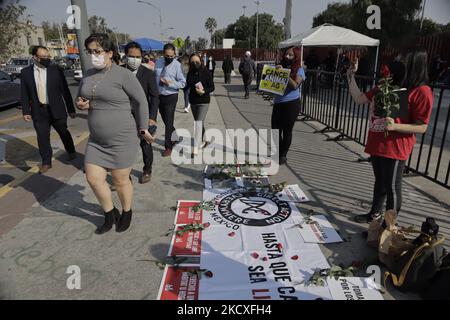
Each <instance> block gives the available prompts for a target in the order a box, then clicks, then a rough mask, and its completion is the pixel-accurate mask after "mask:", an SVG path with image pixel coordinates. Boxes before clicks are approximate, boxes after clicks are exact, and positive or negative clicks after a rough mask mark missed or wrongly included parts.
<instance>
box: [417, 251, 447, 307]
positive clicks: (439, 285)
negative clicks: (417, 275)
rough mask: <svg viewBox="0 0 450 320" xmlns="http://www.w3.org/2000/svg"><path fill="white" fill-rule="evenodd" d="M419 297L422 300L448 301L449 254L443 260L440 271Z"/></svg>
mask: <svg viewBox="0 0 450 320" xmlns="http://www.w3.org/2000/svg"><path fill="white" fill-rule="evenodd" d="M420 296H421V298H422V299H424V300H450V254H447V256H446V257H445V258H444V260H443V262H442V266H441V268H440V270H439V271H438V272H437V273H436V275H435V277H434V278H433V280H432V281H431V283H430V285H429V286H428V288H426V289H425V290H423V292H421V294H420Z"/></svg>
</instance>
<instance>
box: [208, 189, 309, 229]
mask: <svg viewBox="0 0 450 320" xmlns="http://www.w3.org/2000/svg"><path fill="white" fill-rule="evenodd" d="M203 199H204V200H205V201H214V202H215V206H214V210H212V211H207V210H204V214H203V221H204V222H209V223H211V225H224V226H226V227H227V228H229V229H230V230H234V231H235V230H238V229H239V228H240V227H241V226H250V227H265V226H271V225H275V224H281V223H284V224H295V222H294V220H293V217H298V218H301V217H302V216H301V214H300V212H299V211H298V209H297V207H296V206H295V205H294V204H292V203H289V202H286V201H282V200H280V199H279V198H278V197H277V195H276V194H274V193H270V192H264V191H261V192H259V191H254V190H253V191H252V190H248V189H245V188H237V189H230V190H210V189H205V190H204V191H203Z"/></svg>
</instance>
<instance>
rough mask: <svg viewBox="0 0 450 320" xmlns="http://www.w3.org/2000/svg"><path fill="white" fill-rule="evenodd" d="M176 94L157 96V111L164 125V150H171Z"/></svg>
mask: <svg viewBox="0 0 450 320" xmlns="http://www.w3.org/2000/svg"><path fill="white" fill-rule="evenodd" d="M177 102H178V94H171V95H168V96H164V95H160V96H159V113H161V118H162V120H163V122H164V126H165V135H166V137H165V141H164V147H165V148H166V150H172V147H173V142H172V133H173V132H174V131H175V127H174V125H173V122H174V120H175V109H176V107H177Z"/></svg>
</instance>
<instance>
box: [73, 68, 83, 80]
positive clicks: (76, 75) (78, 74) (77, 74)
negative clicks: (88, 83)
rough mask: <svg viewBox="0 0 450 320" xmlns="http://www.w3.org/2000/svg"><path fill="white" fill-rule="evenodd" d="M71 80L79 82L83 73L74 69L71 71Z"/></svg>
mask: <svg viewBox="0 0 450 320" xmlns="http://www.w3.org/2000/svg"><path fill="white" fill-rule="evenodd" d="M73 78H74V79H75V80H76V81H81V79H83V71H82V70H81V69H76V70H74V71H73Z"/></svg>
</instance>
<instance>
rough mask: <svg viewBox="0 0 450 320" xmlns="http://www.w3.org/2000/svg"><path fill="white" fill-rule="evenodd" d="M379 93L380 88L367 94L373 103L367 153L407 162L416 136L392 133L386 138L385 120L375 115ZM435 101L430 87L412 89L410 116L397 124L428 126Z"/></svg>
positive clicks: (409, 102)
mask: <svg viewBox="0 0 450 320" xmlns="http://www.w3.org/2000/svg"><path fill="white" fill-rule="evenodd" d="M377 91H378V88H373V89H372V90H370V91H369V92H366V93H365V95H366V97H367V99H369V100H370V101H372V103H371V105H370V124H369V136H368V138H367V144H366V149H365V152H366V153H368V154H370V155H371V156H379V157H385V158H390V159H396V160H407V159H408V158H409V156H410V155H411V152H412V149H413V147H414V144H415V143H416V135H415V134H412V133H411V134H405V133H399V132H395V131H390V132H389V135H388V136H387V137H386V136H385V130H384V129H385V121H384V118H380V117H377V116H375V114H374V110H375V108H374V107H375V106H374V102H373V98H374V96H375V94H376V93H377ZM433 99H434V98H433V91H432V90H431V88H430V87H429V86H425V85H424V86H420V87H417V88H414V89H412V90H411V91H410V92H409V94H408V107H409V116H408V117H407V118H396V119H394V120H395V123H404V124H414V123H423V124H428V122H429V121H430V116H431V110H432V108H433Z"/></svg>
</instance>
